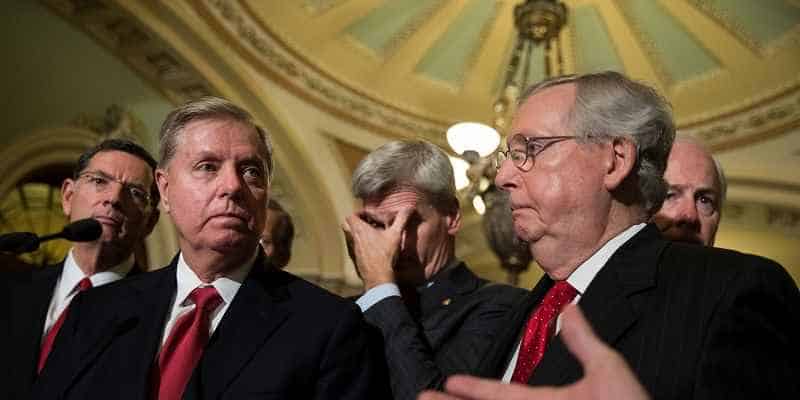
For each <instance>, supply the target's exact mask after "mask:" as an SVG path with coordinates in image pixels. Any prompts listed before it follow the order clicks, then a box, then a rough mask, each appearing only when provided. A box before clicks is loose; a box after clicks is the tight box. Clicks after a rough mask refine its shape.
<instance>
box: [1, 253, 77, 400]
mask: <svg viewBox="0 0 800 400" xmlns="http://www.w3.org/2000/svg"><path fill="white" fill-rule="evenodd" d="M63 269H64V264H63V262H62V263H59V264H56V265H53V266H49V267H45V268H41V269H37V270H33V271H25V272H17V273H13V274H9V275H7V276H6V277H5V279H4V284H5V285H6V286H7V287H6V288H5V289H4V290H2V293H4V294H5V295H7V296H8V297H9V301H10V305H11V307H10V308H9V309H8V310H7V313H6V314H5V315H4V324H3V325H4V327H2V328H0V346H2V348H3V352H2V358H1V359H0V365H2V370H0V375H2V376H1V377H0V380H2V385H1V386H0V393H4V394H5V395H4V396H0V397H2V398H4V399H27V398H28V397H29V396H30V388H31V386H32V385H33V380H34V379H35V378H36V365H37V363H38V361H39V350H40V347H41V341H42V329H44V321H45V319H46V316H47V309H48V307H49V306H50V299H51V298H52V297H53V290H55V286H56V281H58V277H59V276H61V271H62V270H63ZM3 304H9V303H3Z"/></svg>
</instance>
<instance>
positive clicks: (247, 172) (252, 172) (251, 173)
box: [242, 167, 264, 178]
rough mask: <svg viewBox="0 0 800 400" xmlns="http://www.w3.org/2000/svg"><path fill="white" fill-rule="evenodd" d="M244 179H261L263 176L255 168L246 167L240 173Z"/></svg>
mask: <svg viewBox="0 0 800 400" xmlns="http://www.w3.org/2000/svg"><path fill="white" fill-rule="evenodd" d="M242 175H244V177H245V178H261V177H262V176H263V175H264V174H263V173H262V172H261V170H260V169H258V168H256V167H247V168H245V169H244V172H243V173H242Z"/></svg>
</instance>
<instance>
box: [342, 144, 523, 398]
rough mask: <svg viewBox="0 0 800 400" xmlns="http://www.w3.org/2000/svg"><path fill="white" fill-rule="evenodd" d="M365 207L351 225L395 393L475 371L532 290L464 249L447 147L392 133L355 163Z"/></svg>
mask: <svg viewBox="0 0 800 400" xmlns="http://www.w3.org/2000/svg"><path fill="white" fill-rule="evenodd" d="M353 194H354V195H355V197H356V198H359V199H361V200H362V202H363V207H362V208H361V210H359V211H358V212H356V213H355V214H353V215H352V216H350V217H348V218H347V221H346V223H345V231H346V232H347V234H348V236H349V241H350V242H352V251H351V253H352V254H353V255H354V256H355V257H354V258H355V259H354V261H355V264H356V267H357V269H358V272H359V276H360V277H361V279H362V280H363V281H364V286H365V288H366V293H365V294H364V295H363V296H361V297H360V298H359V299H358V301H357V303H358V305H359V307H361V309H362V311H363V312H364V316H365V317H366V319H367V322H369V323H370V324H371V325H373V326H374V327H376V328H377V329H378V330H379V331H380V333H381V336H382V337H383V341H384V345H385V354H386V359H387V362H388V365H389V371H390V377H391V385H392V391H393V393H394V397H395V399H415V398H416V396H417V394H418V393H419V392H420V391H422V390H424V389H427V388H440V387H441V385H442V383H443V382H444V379H445V377H446V376H447V375H450V374H454V373H458V372H466V371H472V370H474V369H475V368H476V367H477V362H478V361H479V360H478V358H477V356H478V355H479V354H481V353H482V352H483V350H485V349H486V347H487V346H488V345H489V344H490V343H491V342H492V340H493V338H494V337H495V335H496V334H497V330H498V328H499V325H498V323H499V322H500V320H501V318H502V317H503V315H504V314H505V313H506V312H507V311H508V310H509V309H510V308H511V306H512V305H513V304H514V302H515V301H516V300H518V299H521V298H522V295H523V294H524V291H523V290H521V289H517V288H513V287H510V286H505V285H499V284H497V285H496V284H490V283H488V282H487V281H486V280H483V279H480V278H478V277H477V276H476V275H475V274H474V273H472V271H470V270H469V268H468V267H467V266H466V264H464V263H463V262H461V261H459V260H458V259H456V257H455V236H456V233H457V232H458V230H459V228H460V226H461V211H460V209H459V204H458V199H457V198H456V193H455V182H454V179H453V170H452V167H451V166H450V161H449V159H448V158H447V155H446V154H445V153H444V152H443V151H442V150H441V149H439V148H438V147H436V146H435V145H433V144H430V143H427V142H421V141H405V142H403V141H394V142H389V143H387V144H385V145H383V146H381V147H379V148H378V149H376V150H375V151H373V152H371V153H370V154H369V155H368V156H367V157H366V158H365V159H364V160H362V161H361V163H360V164H359V165H358V167H357V168H356V170H355V171H354V173H353Z"/></svg>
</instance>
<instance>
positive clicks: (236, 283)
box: [161, 249, 258, 346]
mask: <svg viewBox="0 0 800 400" xmlns="http://www.w3.org/2000/svg"><path fill="white" fill-rule="evenodd" d="M256 250H258V249H256ZM257 254H258V253H257V252H253V255H252V256H251V257H250V259H249V260H248V261H247V262H246V263H244V264H243V265H241V266H240V267H238V268H236V269H234V270H232V271H230V272H229V273H227V274H225V276H221V277H219V278H217V279H215V280H214V282H211V283H205V282H203V281H201V280H200V278H198V277H197V274H195V273H194V271H192V269H191V268H189V265H188V264H187V263H186V259H184V258H183V253H181V255H180V256H179V258H178V267H177V270H176V275H177V279H178V288H177V290H176V291H175V298H174V299H173V303H172V308H171V309H170V312H169V314H168V315H167V324H166V325H165V326H164V332H163V333H162V336H161V345H162V346H163V345H164V342H166V340H167V338H168V337H169V334H170V332H171V331H172V327H173V326H175V322H176V321H177V320H178V318H180V317H181V316H183V315H184V314H186V313H188V312H190V311H192V310H194V303H192V301H191V299H189V298H188V297H189V294H190V293H192V291H193V290H195V289H196V288H199V287H205V286H213V287H214V289H217V293H219V296H220V297H221V298H222V303H221V304H220V305H219V306H217V309H216V310H214V311H213V312H212V313H211V323H210V324H209V334H208V335H209V337H211V335H212V334H213V333H214V330H216V329H217V326H218V325H219V322H220V321H222V317H223V316H224V315H225V312H226V311H227V310H228V306H230V304H231V302H233V298H234V297H236V293H237V292H238V291H239V288H240V287H241V286H242V283H244V279H245V278H246V277H247V274H248V273H250V269H252V268H253V262H254V261H255V259H256V255H257Z"/></svg>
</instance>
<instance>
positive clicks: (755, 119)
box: [679, 85, 800, 151]
mask: <svg viewBox="0 0 800 400" xmlns="http://www.w3.org/2000/svg"><path fill="white" fill-rule="evenodd" d="M798 127H800V85H798V86H794V87H792V88H790V89H788V90H786V91H785V92H783V93H781V94H779V95H777V96H775V97H773V98H771V99H768V100H766V101H764V102H762V103H761V104H760V105H758V106H754V107H751V108H749V109H746V110H742V111H738V112H732V113H728V114H727V115H726V117H725V118H721V119H714V120H712V121H711V122H707V123H703V122H700V123H693V124H691V125H688V126H684V127H683V128H679V129H680V132H681V133H682V134H685V135H689V136H693V137H696V138H698V139H700V140H702V141H704V142H706V143H708V145H709V147H711V149H712V150H714V151H721V150H727V149H731V148H736V147H740V146H744V145H748V144H752V143H755V142H759V141H762V140H766V139H769V138H773V137H776V136H780V135H783V134H786V133H789V132H791V131H792V130H793V129H797V128H798Z"/></svg>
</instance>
